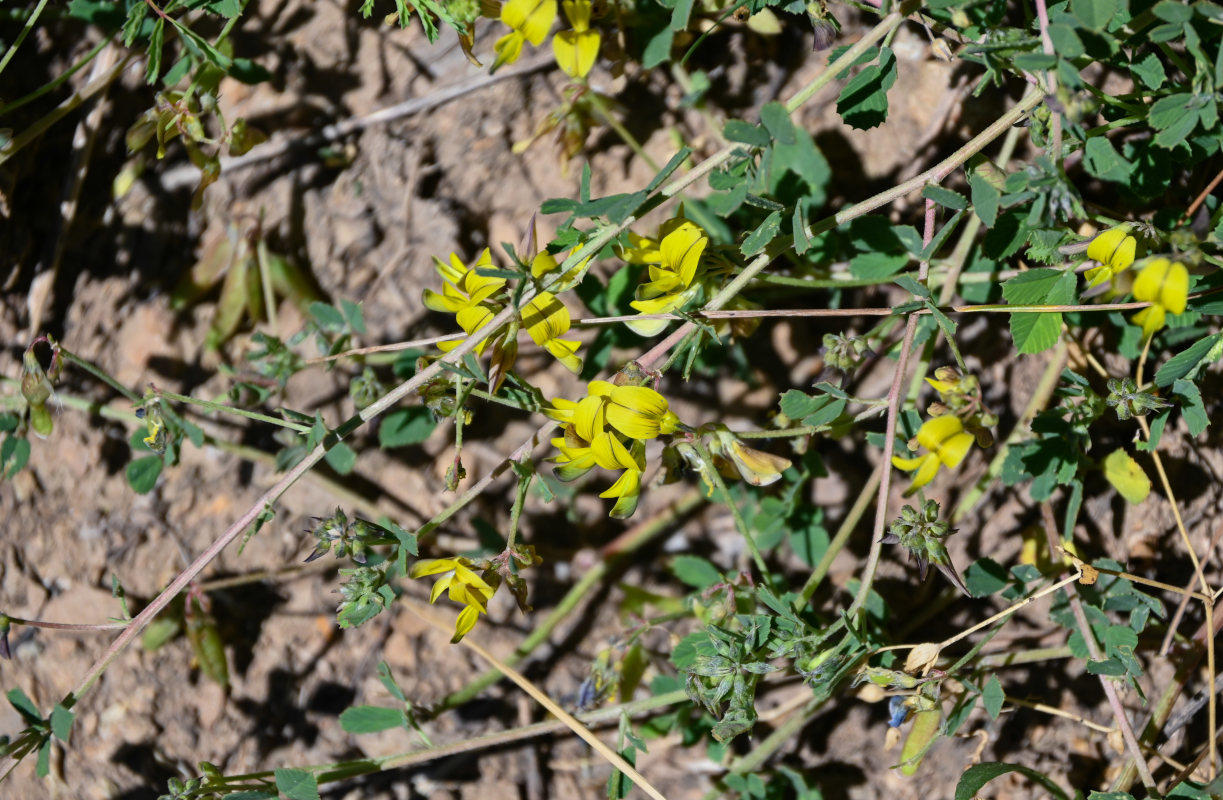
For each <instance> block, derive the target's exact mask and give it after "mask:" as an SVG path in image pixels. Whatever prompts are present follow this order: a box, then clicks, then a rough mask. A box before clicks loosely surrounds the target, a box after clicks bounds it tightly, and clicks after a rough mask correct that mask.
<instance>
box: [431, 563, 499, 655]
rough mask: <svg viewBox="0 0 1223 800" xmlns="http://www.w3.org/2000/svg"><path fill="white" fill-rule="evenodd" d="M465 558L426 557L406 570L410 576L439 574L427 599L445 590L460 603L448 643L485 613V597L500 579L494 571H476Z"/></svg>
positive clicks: (455, 642) (462, 634)
mask: <svg viewBox="0 0 1223 800" xmlns="http://www.w3.org/2000/svg"><path fill="white" fill-rule="evenodd" d="M473 566H475V565H474V564H472V562H471V561H470V560H469V559H466V558H462V557H457V558H430V559H426V560H424V561H417V562H416V563H415V564H413V565H412V569H411V571H410V572H409V573H408V574H409V575H410V576H411V577H413V578H422V577H424V576H426V575H441V576H442V577H441V579H440V580H438V582H437V583H435V584H433V591H432V592H430V593H429V602H430V603H434V602H436V601H437V598H439V597H441V596H442V593H443V592H446V593H448V595H449V597H450V599H451V600H453V601H454V602H456V603H459V604H460V605H462V606H463V610H462V611H460V612H459V616H458V618H457V619H456V620H455V622H454V638H452V639H451V640H450V643H451V644H458V643H459V641H461V640H462V638H463V637H464V636H466V635H467V634H468V633H470V632H471V629H472V628H474V627H475V626H476V621H477V620H479V619H480V615H481V614H487V613H488V601H489V600H490V599H491V598H492V596H493V594H494V593H495V592H496V591H497V585H498V584H499V583H500V579H499V578H498V576H497V573H496V572H495V571H491V570H483V571H482V573H477V572H476V571H475V570H474V569H473V568H472V567H473Z"/></svg>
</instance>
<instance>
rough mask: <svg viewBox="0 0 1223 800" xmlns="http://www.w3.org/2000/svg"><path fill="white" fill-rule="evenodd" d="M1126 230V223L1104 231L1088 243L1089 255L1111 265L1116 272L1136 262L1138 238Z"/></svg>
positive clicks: (1101, 262) (1106, 264) (1095, 259)
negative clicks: (1128, 233)
mask: <svg viewBox="0 0 1223 800" xmlns="http://www.w3.org/2000/svg"><path fill="white" fill-rule="evenodd" d="M1126 231H1127V228H1126V226H1124V225H1119V226H1117V227H1115V228H1109V229H1108V230H1106V231H1104V232H1103V233H1101V234H1100V235H1099V236H1097V237H1096V238H1094V239H1092V240H1091V244H1089V245H1087V257H1088V258H1090V259H1092V260H1094V261H1098V262H1100V264H1101V265H1103V266H1107V267H1109V268H1110V269H1111V270H1112V272H1113V273H1114V274H1115V273H1118V272H1121V271H1122V270H1124V269H1126V268H1127V267H1129V266H1130V264H1133V263H1134V255H1135V254H1136V253H1137V251H1138V240H1137V239H1135V238H1134V237H1133V236H1129V235H1127V233H1126Z"/></svg>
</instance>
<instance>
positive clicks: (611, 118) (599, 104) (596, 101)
mask: <svg viewBox="0 0 1223 800" xmlns="http://www.w3.org/2000/svg"><path fill="white" fill-rule="evenodd" d="M586 99H587V100H588V101H589V102H590V105H591V107H592V108H594V110H595V113H597V114H598V115H599V116H600V117H601V118H602V119H603V122H605V123H606V124H607V126H608V127H609V128H611V129H612V130H613V131H615V132H616V135H617V136H619V137H620V140H621V141H622V142H624V143H625V144H626V145H628V146H629V149H630V150H632V151H633V152H634V153H636V154H637V157H638V158H640V159H641V160H642V161H643V162H645V165H646V166H647V167H649V168H650V169H652V170H654V171H655V172H658V171H659V167H658V163H657V162H655V161H654V159H652V158H650V154H649V153H647V152H646V151H645V148H644V147H642V146H641V142H639V141H637V137H635V136H633V134H632V133H631V132H629V129H628V128H626V127H624V124H623V123H621V122H620V120H618V119H616V117H615V115H614V114H612V113H611V109H609V108H608V107H607V103H604V102H603V98H602V97H601V96H600V95H599V93H598V92H596V91H595V90H594V89H589V90H588V91H587V93H586Z"/></svg>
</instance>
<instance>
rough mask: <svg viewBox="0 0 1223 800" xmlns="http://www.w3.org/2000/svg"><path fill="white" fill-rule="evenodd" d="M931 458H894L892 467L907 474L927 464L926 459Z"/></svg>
mask: <svg viewBox="0 0 1223 800" xmlns="http://www.w3.org/2000/svg"><path fill="white" fill-rule="evenodd" d="M929 457H930V456H928V455H926V456H914V457H913V458H901V457H900V456H892V466H893V467H895V468H896V469H903V470H904V471H905V472H912V471H913V470H915V469H917V468H918V467H920V466H921V465H922V464H924V463H926V459H927V458H929Z"/></svg>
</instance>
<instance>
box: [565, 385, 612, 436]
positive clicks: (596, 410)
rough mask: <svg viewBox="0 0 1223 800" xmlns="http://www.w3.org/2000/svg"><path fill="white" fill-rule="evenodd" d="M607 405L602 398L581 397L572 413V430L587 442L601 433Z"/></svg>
mask: <svg viewBox="0 0 1223 800" xmlns="http://www.w3.org/2000/svg"><path fill="white" fill-rule="evenodd" d="M606 407H607V403H606V401H604V400H603V398H602V397H598V396H589V397H583V398H582V399H581V400H580V401H579V402H578V405H577V408H576V409H574V412H573V430H574V433H576V434H577V435H578V436H580V437H582V438H583V439H585V440H586V441H588V442H593V441H594V440H595V437H597V436H598V435H599V434H601V433H602V432H603V426H604V423H605V422H606V413H607V412H606Z"/></svg>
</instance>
